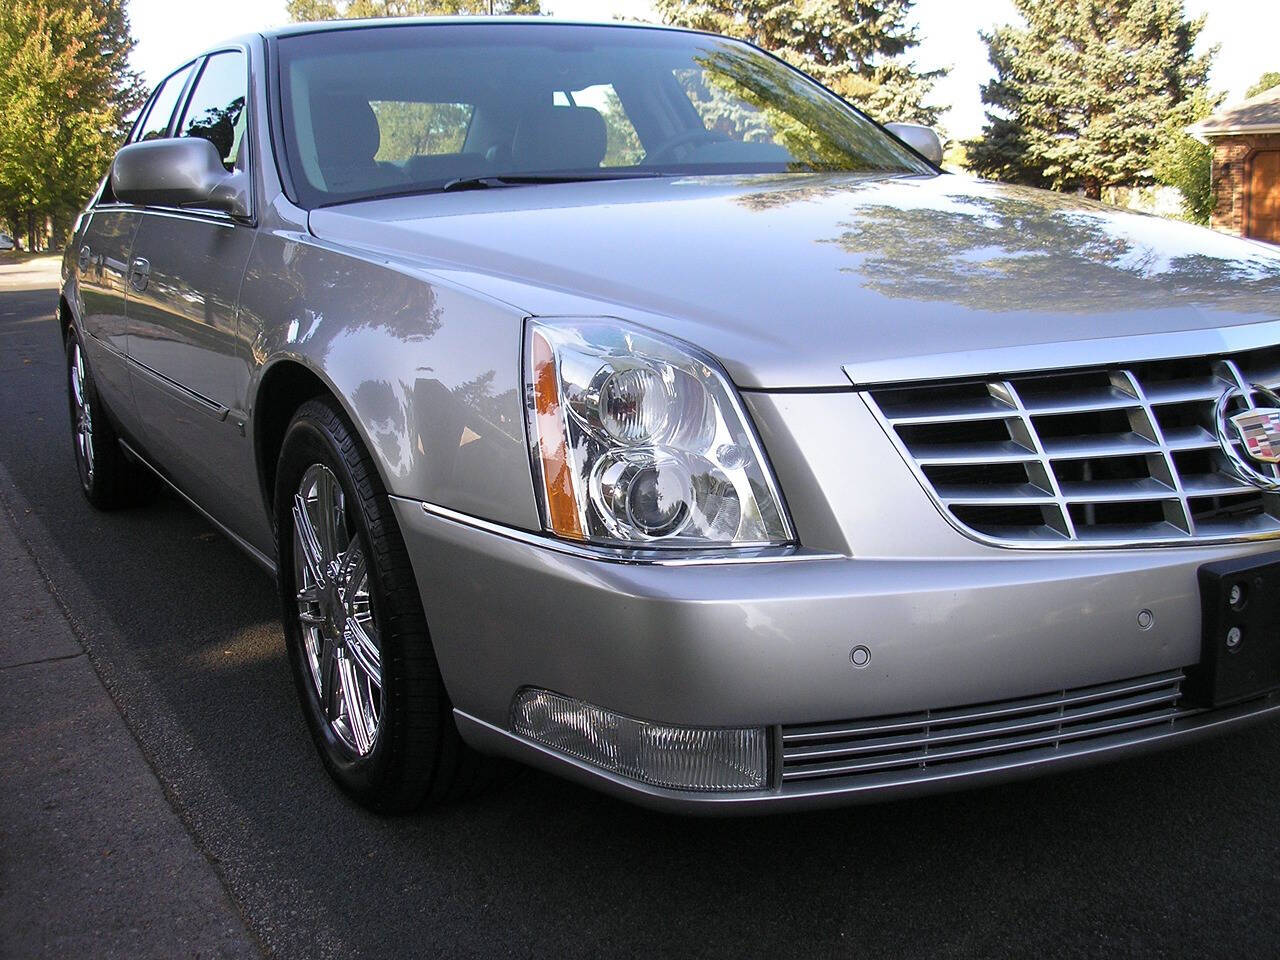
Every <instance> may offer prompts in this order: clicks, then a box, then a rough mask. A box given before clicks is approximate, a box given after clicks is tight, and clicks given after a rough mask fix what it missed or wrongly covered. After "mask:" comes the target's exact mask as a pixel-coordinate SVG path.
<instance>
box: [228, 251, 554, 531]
mask: <svg viewBox="0 0 1280 960" xmlns="http://www.w3.org/2000/svg"><path fill="white" fill-rule="evenodd" d="M240 303H241V319H242V320H243V321H244V322H246V323H250V324H252V325H253V326H254V328H255V329H256V331H257V332H256V337H255V341H254V344H253V351H254V354H255V361H256V362H255V364H254V366H255V370H254V376H253V381H252V383H251V385H250V403H251V407H252V405H256V403H257V400H258V397H259V394H260V389H261V386H262V384H263V382H264V381H266V380H267V378H268V377H269V376H270V372H271V370H272V369H273V368H274V367H275V366H276V365H277V364H279V363H285V362H291V363H297V364H301V365H302V366H304V367H306V368H307V369H309V370H310V371H312V372H313V373H314V374H315V375H316V376H317V377H319V378H320V380H321V381H322V382H323V383H325V384H326V385H327V386H328V388H329V389H330V390H331V391H332V393H333V395H334V396H335V397H336V398H337V400H338V402H339V403H341V405H342V406H343V408H344V409H345V411H346V413H347V415H348V416H349V417H350V419H351V421H352V422H353V423H354V424H355V426H356V428H357V430H358V431H359V433H360V435H361V437H362V439H363V440H364V442H365V444H366V446H367V447H368V449H369V451H370V453H371V454H372V455H373V459H374V461H375V463H376V464H377V467H378V470H379V472H380V473H381V475H382V480H383V483H384V485H385V486H386V488H387V491H388V493H390V494H392V495H394V496H401V497H410V498H413V499H418V500H426V501H430V502H432V503H436V504H440V505H442V506H447V507H449V508H451V509H454V510H458V511H461V512H463V513H468V514H472V515H474V516H479V517H483V518H485V519H487V520H492V521H494V522H495V523H503V524H507V525H511V526H516V527H521V528H525V529H530V530H534V529H538V528H539V525H540V524H539V515H538V509H537V502H536V500H535V495H534V490H533V478H532V474H531V470H530V466H529V455H528V447H527V443H526V440H525V427H524V411H523V406H522V401H521V387H520V384H521V344H520V338H521V333H522V329H523V321H524V314H523V313H522V312H521V311H519V310H517V309H515V308H513V307H510V306H507V305H505V304H501V303H495V302H494V301H492V300H490V299H488V298H485V297H483V296H481V295H479V294H476V293H474V292H471V291H467V290H465V289H459V288H456V287H453V286H451V285H449V284H447V283H442V282H440V281H438V280H436V279H435V278H432V277H429V276H426V275H420V274H418V273H416V272H413V271H411V270H410V269H407V268H402V267H397V266H391V265H388V264H386V263H383V262H377V261H375V260H373V259H372V258H365V257H362V256H360V255H359V254H356V253H353V252H350V251H345V250H341V249H336V248H334V247H330V246H326V245H323V244H320V243H317V242H315V241H314V239H313V238H310V237H307V236H305V235H299V234H291V233H290V234H286V233H266V234H264V235H263V236H261V237H260V238H259V241H258V243H257V245H256V246H255V248H254V253H253V258H252V261H251V262H250V264H249V269H248V272H247V274H246V277H245V283H244V287H243V289H242V291H241V300H240ZM250 412H251V414H252V419H253V421H255V422H257V421H259V419H260V418H259V416H258V411H256V410H253V409H252V408H251V411H250Z"/></svg>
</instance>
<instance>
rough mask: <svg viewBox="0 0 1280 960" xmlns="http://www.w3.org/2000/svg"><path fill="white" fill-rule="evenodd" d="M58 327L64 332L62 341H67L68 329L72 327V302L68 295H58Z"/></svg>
mask: <svg viewBox="0 0 1280 960" xmlns="http://www.w3.org/2000/svg"><path fill="white" fill-rule="evenodd" d="M58 328H59V330H60V331H61V333H62V342H63V343H66V342H67V331H68V330H70V329H71V304H69V303H67V298H66V297H58Z"/></svg>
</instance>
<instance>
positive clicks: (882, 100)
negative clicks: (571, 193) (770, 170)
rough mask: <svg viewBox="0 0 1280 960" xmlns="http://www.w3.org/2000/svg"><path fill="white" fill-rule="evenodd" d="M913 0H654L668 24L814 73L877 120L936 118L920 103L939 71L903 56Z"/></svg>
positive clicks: (912, 42)
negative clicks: (739, 43) (753, 48)
mask: <svg viewBox="0 0 1280 960" xmlns="http://www.w3.org/2000/svg"><path fill="white" fill-rule="evenodd" d="M913 3H914V0H655V3H654V6H655V8H656V10H657V12H658V14H659V16H661V17H662V19H663V20H664V21H665V22H667V23H669V24H673V25H675V26H682V27H690V28H692V29H695V30H709V31H711V32H712V33H722V34H725V35H727V36H732V37H739V38H741V39H743V40H748V41H750V42H751V43H754V44H756V45H757V46H759V47H763V48H764V49H765V50H768V51H769V52H771V53H773V54H776V55H777V56H779V57H782V58H783V59H784V60H786V61H787V62H788V63H790V64H792V66H795V67H798V68H800V69H801V70H803V71H805V72H806V73H808V74H810V75H812V76H814V77H816V78H817V79H818V80H820V81H822V83H824V84H825V85H826V86H828V87H830V88H831V89H832V90H834V91H835V92H836V93H838V94H840V95H841V96H842V97H845V98H846V99H847V100H849V101H850V102H851V103H854V104H855V105H857V106H858V107H861V108H862V109H863V110H865V111H866V112H867V113H869V114H871V116H873V117H875V118H876V119H877V120H881V121H884V122H888V121H891V120H902V121H907V122H913V123H927V124H930V125H933V124H936V123H937V122H938V114H939V113H940V109H939V108H938V107H936V106H932V105H929V104H927V103H926V102H925V101H926V100H927V99H928V97H929V94H930V93H931V92H932V90H933V85H934V83H935V82H936V81H937V80H938V78H939V77H941V76H942V75H943V74H945V73H946V71H945V70H928V71H921V70H919V69H918V68H917V67H916V66H915V64H914V63H912V62H910V61H909V60H908V59H907V57H906V55H907V54H908V53H909V52H910V50H911V49H912V48H913V47H915V46H916V45H917V44H918V43H919V42H920V38H919V36H918V34H917V31H916V28H915V27H914V26H913V25H910V24H908V23H907V16H908V14H909V13H910V12H911V7H912V5H913Z"/></svg>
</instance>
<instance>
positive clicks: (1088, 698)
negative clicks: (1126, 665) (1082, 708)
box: [782, 670, 1182, 744]
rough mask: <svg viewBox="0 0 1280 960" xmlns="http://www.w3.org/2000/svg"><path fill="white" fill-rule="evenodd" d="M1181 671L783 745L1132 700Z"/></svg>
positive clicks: (813, 735) (870, 723)
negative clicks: (1125, 698)
mask: <svg viewBox="0 0 1280 960" xmlns="http://www.w3.org/2000/svg"><path fill="white" fill-rule="evenodd" d="M1181 681H1182V671H1181V670H1170V671H1168V672H1167V673H1156V674H1152V675H1150V676H1146V677H1138V678H1137V679H1135V680H1122V681H1119V682H1118V683H1104V684H1098V685H1097V686H1093V687H1078V688H1076V689H1074V690H1067V691H1058V692H1056V693H1046V694H1042V695H1040V696H1036V697H1022V698H1020V699H1018V700H1004V701H1000V702H997V703H989V704H977V705H975V706H970V707H953V708H951V709H947V710H929V711H921V712H920V713H915V714H907V715H902V716H897V717H892V718H887V719H886V718H884V717H878V718H874V719H870V720H859V721H857V722H854V723H840V724H810V725H808V726H796V727H789V728H787V729H786V730H784V731H783V737H782V741H783V743H784V744H786V743H789V742H792V741H797V740H819V739H827V738H840V737H856V736H859V735H861V734H865V733H868V732H872V731H880V732H883V731H885V730H889V729H905V728H907V727H911V726H919V725H920V724H922V723H924V722H926V721H928V722H931V723H934V724H963V723H985V722H986V721H988V720H992V719H995V718H997V717H1007V716H1011V715H1013V714H1017V713H1025V712H1027V711H1029V710H1040V709H1043V708H1044V707H1047V706H1052V705H1060V706H1064V707H1071V706H1076V705H1077V704H1082V703H1090V702H1092V701H1094V700H1105V699H1110V698H1121V697H1130V696H1133V695H1134V694H1138V693H1143V692H1145V691H1147V690H1152V689H1155V688H1157V687H1163V686H1168V685H1170V684H1177V683H1181Z"/></svg>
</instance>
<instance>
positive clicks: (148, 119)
mask: <svg viewBox="0 0 1280 960" xmlns="http://www.w3.org/2000/svg"><path fill="white" fill-rule="evenodd" d="M193 66H195V65H194V64H190V63H189V64H187V65H186V66H185V67H183V68H182V69H181V70H179V71H178V72H177V73H175V74H172V75H171V76H169V77H168V78H167V79H166V80H164V81H163V82H162V83H161V84H160V86H159V88H158V89H157V90H156V95H155V96H154V97H152V98H151V107H150V109H149V110H147V115H146V116H145V117H143V118H142V122H141V123H139V124H138V129H137V130H136V131H135V132H134V137H133V139H134V142H135V143H136V142H138V141H139V140H155V139H156V138H158V137H167V136H168V135H169V121H170V120H172V119H173V108H174V107H176V106H177V105H178V98H179V97H180V96H182V88H183V87H185V86H186V85H187V77H189V76H191V68H192V67H193Z"/></svg>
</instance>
